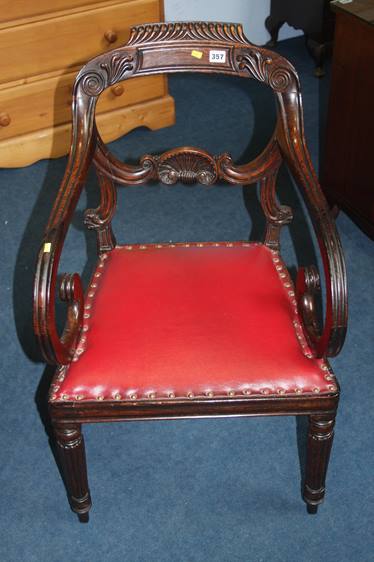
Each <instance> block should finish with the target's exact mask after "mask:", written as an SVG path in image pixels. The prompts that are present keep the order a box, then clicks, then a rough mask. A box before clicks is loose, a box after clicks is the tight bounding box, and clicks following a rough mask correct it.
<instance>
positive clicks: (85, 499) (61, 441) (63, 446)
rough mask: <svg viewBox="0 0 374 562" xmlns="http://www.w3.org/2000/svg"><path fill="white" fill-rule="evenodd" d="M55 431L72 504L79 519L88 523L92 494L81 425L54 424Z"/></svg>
mask: <svg viewBox="0 0 374 562" xmlns="http://www.w3.org/2000/svg"><path fill="white" fill-rule="evenodd" d="M54 431H55V436H56V441H57V449H58V455H59V459H60V463H61V469H62V474H63V478H64V482H65V486H66V490H67V493H68V498H69V502H70V506H71V508H72V510H73V511H74V512H75V513H76V514H77V515H78V518H79V521H81V523H87V522H88V512H89V510H90V508H91V496H90V491H89V489H88V480H87V466H86V454H85V448H84V440H83V435H82V432H81V426H80V424H77V425H68V426H66V425H62V424H54Z"/></svg>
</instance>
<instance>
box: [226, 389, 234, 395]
mask: <svg viewBox="0 0 374 562" xmlns="http://www.w3.org/2000/svg"><path fill="white" fill-rule="evenodd" d="M227 394H228V395H229V396H235V391H234V390H229V391H228V393H227Z"/></svg>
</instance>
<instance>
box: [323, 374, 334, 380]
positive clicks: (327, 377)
mask: <svg viewBox="0 0 374 562" xmlns="http://www.w3.org/2000/svg"><path fill="white" fill-rule="evenodd" d="M333 378H334V377H332V376H331V375H325V380H327V381H332V380H333Z"/></svg>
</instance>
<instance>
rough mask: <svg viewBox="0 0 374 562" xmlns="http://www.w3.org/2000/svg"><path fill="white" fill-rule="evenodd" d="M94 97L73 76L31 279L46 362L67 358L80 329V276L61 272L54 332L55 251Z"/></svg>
mask: <svg viewBox="0 0 374 562" xmlns="http://www.w3.org/2000/svg"><path fill="white" fill-rule="evenodd" d="M95 103H96V100H90V99H89V97H88V96H87V95H86V94H85V93H84V92H82V88H81V87H80V83H79V81H78V82H77V83H76V86H75V92H74V95H73V133H72V143H71V149H70V155H69V161H68V164H67V167H66V171H65V175H64V178H63V180H62V183H61V186H60V189H59V192H58V194H57V197H56V201H55V204H54V207H53V209H52V213H51V216H50V219H49V222H48V225H47V228H46V232H45V234H44V238H43V241H42V244H41V247H40V250H39V254H38V260H37V265H36V272H35V282H34V321H33V323H34V331H35V334H36V337H37V338H38V340H39V344H40V347H41V351H42V354H43V356H44V358H45V360H46V361H47V362H48V363H51V364H54V365H66V364H68V363H70V361H71V360H72V358H73V355H74V352H75V348H76V344H77V341H78V337H79V335H80V331H81V328H82V321H83V308H84V296H83V287H82V281H81V278H80V276H79V275H78V274H77V273H73V274H67V273H65V274H63V276H62V281H61V283H60V286H59V287H58V288H59V296H60V298H61V300H62V301H65V302H66V303H67V305H68V307H67V318H66V324H65V328H64V330H63V333H62V335H61V336H59V334H58V330H57V326H56V313H55V295H56V288H57V285H58V280H57V275H58V266H59V261H60V256H61V252H62V248H63V244H64V240H65V236H66V232H67V230H68V228H69V224H70V221H71V217H72V215H73V212H74V209H75V207H76V205H77V202H78V200H79V197H80V194H81V191H82V187H83V185H84V182H85V179H86V176H87V171H88V168H89V166H90V164H91V162H92V158H93V153H94V151H95V148H96V130H95V128H94V109H95Z"/></svg>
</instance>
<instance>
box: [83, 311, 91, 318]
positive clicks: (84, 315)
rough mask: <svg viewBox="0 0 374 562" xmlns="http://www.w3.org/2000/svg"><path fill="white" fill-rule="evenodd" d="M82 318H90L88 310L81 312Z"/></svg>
mask: <svg viewBox="0 0 374 562" xmlns="http://www.w3.org/2000/svg"><path fill="white" fill-rule="evenodd" d="M83 318H91V314H88V312H85V313H84V314H83Z"/></svg>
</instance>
